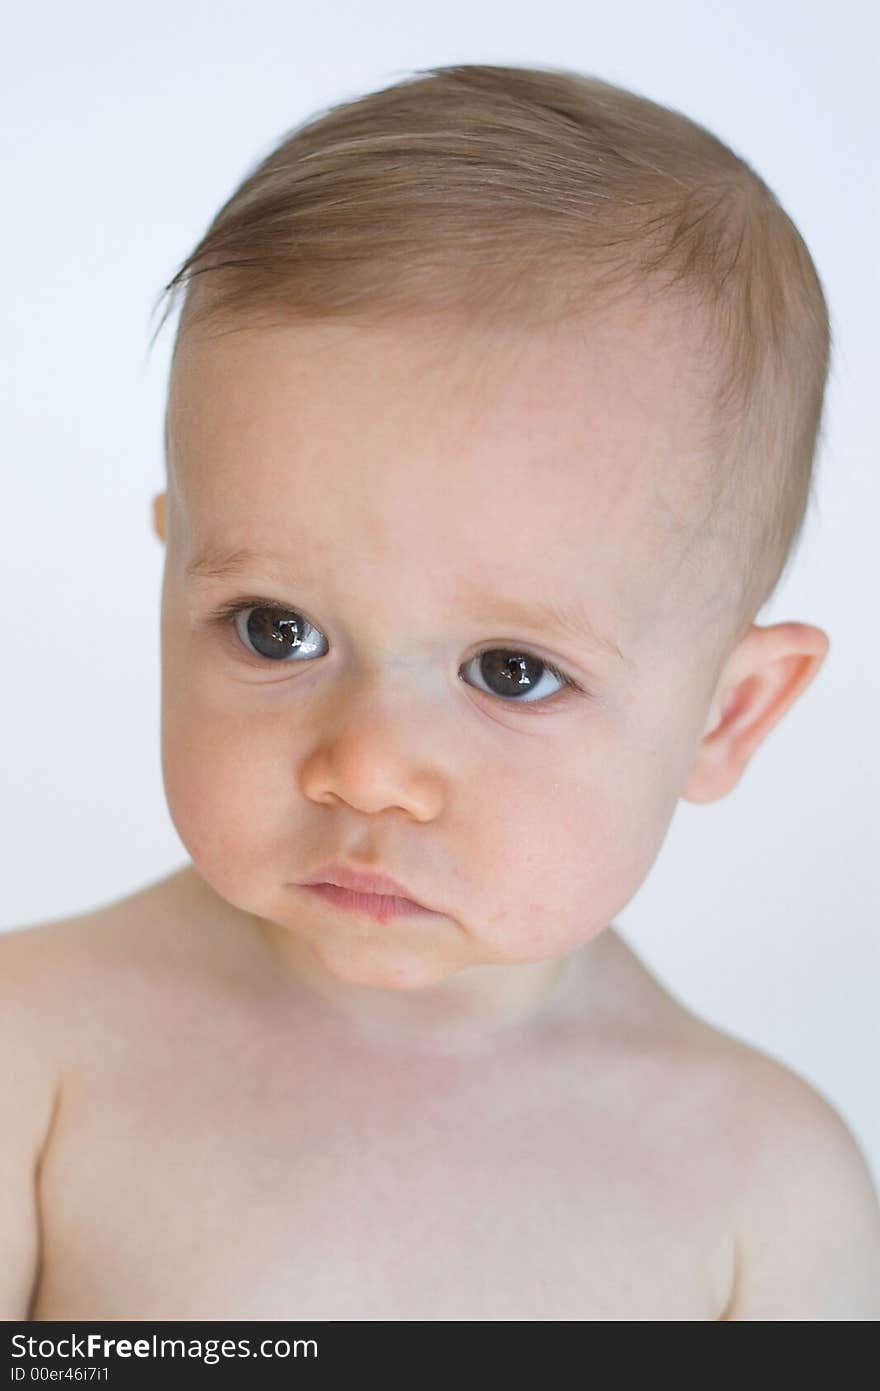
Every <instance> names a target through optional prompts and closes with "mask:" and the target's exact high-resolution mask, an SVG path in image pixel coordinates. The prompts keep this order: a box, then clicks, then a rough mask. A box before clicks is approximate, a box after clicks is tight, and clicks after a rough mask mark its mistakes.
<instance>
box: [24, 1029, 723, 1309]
mask: <svg viewBox="0 0 880 1391" xmlns="http://www.w3.org/2000/svg"><path fill="white" fill-rule="evenodd" d="M232 1042H233V1043H234V1042H235V1040H232ZM239 1045H240V1046H239V1047H237V1048H236V1047H234V1046H233V1047H231V1046H230V1039H229V1037H228V1036H225V1037H223V1038H222V1039H221V1038H220V1037H219V1036H217V1037H213V1038H211V1037H205V1036H199V1035H198V1033H197V1031H195V1030H194V1031H193V1034H192V1036H191V1037H189V1038H188V1039H187V1038H183V1037H180V1038H178V1039H177V1040H176V1046H175V1047H174V1048H169V1047H168V1045H167V1041H166V1044H164V1045H162V1046H157V1047H154V1048H153V1049H152V1051H150V1050H149V1049H147V1050H146V1052H145V1053H143V1052H142V1053H141V1054H138V1052H137V1050H136V1049H135V1048H132V1049H131V1050H127V1049H125V1048H123V1049H122V1050H121V1051H120V1052H119V1053H118V1054H117V1055H116V1056H115V1057H114V1058H113V1059H112V1060H104V1062H103V1063H101V1064H99V1063H98V1062H97V1060H95V1061H94V1062H93V1063H92V1065H91V1066H88V1067H82V1068H80V1069H78V1070H76V1071H75V1072H74V1073H73V1074H72V1076H71V1079H70V1082H69V1085H68V1088H67V1091H66V1093H65V1096H64V1100H63V1103H62V1108H61V1112H60V1115H59V1120H58V1124H57V1127H56V1133H55V1135H54V1137H53V1141H52V1145H51V1147H50V1150H49V1153H48V1155H47V1157H46V1163H45V1166H44V1170H43V1174H42V1176H41V1191H40V1199H41V1207H42V1217H43V1226H44V1259H43V1266H42V1272H41V1280H40V1285H39V1289H38V1292H37V1298H36V1301H35V1305H34V1308H33V1311H32V1314H31V1317H33V1318H36V1319H64V1320H72V1319H81V1318H98V1319H130V1318H142V1319H149V1318H153V1319H222V1320H230V1319H293V1320H299V1319H303V1320H305V1319H366V1320H421V1319H428V1320H434V1319H436V1320H467V1319H484V1320H533V1319H539V1320H544V1319H550V1320H559V1319H563V1320H569V1319H589V1320H594V1319H609V1320H610V1319H626V1320H639V1319H641V1320H654V1319H658V1320H659V1319H663V1320H668V1319H672V1320H676V1319H701V1320H702V1319H716V1318H717V1317H718V1315H719V1312H720V1309H721V1307H722V1305H723V1302H724V1295H725V1285H726V1283H727V1278H728V1272H727V1268H726V1267H727V1262H728V1255H729V1253H728V1251H727V1248H726V1245H725V1242H724V1240H723V1235H722V1225H723V1224H722V1222H721V1220H720V1219H721V1217H722V1214H720V1213H719V1212H718V1211H717V1207H716V1206H715V1205H713V1201H712V1199H711V1197H710V1193H709V1190H710V1189H711V1185H706V1184H699V1183H695V1182H694V1175H693V1173H692V1172H688V1167H687V1165H685V1164H683V1163H682V1156H681V1153H677V1152H676V1144H675V1142H674V1141H673V1140H672V1138H671V1136H670V1134H668V1133H666V1132H663V1133H660V1129H659V1128H658V1121H657V1116H658V1110H657V1107H656V1105H654V1104H649V1102H648V1099H647V1097H646V1096H645V1097H643V1098H641V1100H640V1098H639V1096H638V1094H637V1090H636V1091H630V1092H627V1091H626V1090H624V1092H623V1093H622V1094H621V1092H620V1091H619V1089H618V1088H617V1087H616V1086H615V1085H613V1084H610V1083H609V1084H607V1085H602V1086H595V1085H594V1086H592V1087H591V1086H590V1085H588V1084H585V1083H584V1082H583V1081H581V1083H580V1084H579V1085H577V1084H576V1083H575V1081H574V1079H573V1077H572V1076H570V1075H567V1073H566V1072H565V1070H564V1069H563V1070H562V1071H560V1070H558V1069H556V1070H554V1069H551V1070H550V1071H549V1072H548V1071H546V1070H544V1069H541V1068H538V1069H536V1070H534V1071H532V1070H530V1069H529V1068H525V1069H523V1068H520V1069H513V1070H512V1072H511V1075H508V1076H507V1077H506V1078H505V1077H504V1076H503V1070H502V1071H501V1072H498V1071H493V1072H492V1073H491V1074H490V1073H488V1072H486V1071H485V1070H484V1069H481V1068H480V1067H479V1066H475V1067H474V1068H473V1069H472V1073H471V1075H468V1073H467V1069H466V1068H462V1066H461V1065H460V1064H450V1065H449V1066H446V1065H445V1064H443V1063H439V1064H438V1063H437V1062H436V1061H432V1062H431V1063H430V1064H429V1065H424V1066H423V1065H421V1064H414V1065H413V1066H412V1067H410V1068H407V1069H401V1068H399V1067H395V1068H393V1069H388V1068H384V1067H383V1066H382V1065H381V1063H380V1061H378V1060H377V1059H375V1058H371V1057H369V1056H368V1057H365V1058H360V1059H357V1058H352V1057H350V1056H339V1055H334V1054H333V1053H332V1051H331V1053H330V1054H329V1055H328V1054H327V1052H326V1051H325V1050H323V1049H320V1048H316V1047H312V1048H309V1046H307V1045H304V1046H303V1048H302V1049H301V1050H299V1051H298V1052H297V1054H296V1057H295V1058H293V1059H288V1061H287V1063H286V1064H285V1065H284V1066H280V1065H279V1064H278V1060H277V1059H276V1058H273V1056H272V1054H271V1050H267V1049H266V1048H264V1047H262V1046H256V1045H254V1044H253V1043H250V1044H249V1043H248V1042H247V1041H246V1040H245V1039H244V1038H243V1037H242V1038H241V1039H240V1040H239ZM684 1144H685V1147H686V1144H687V1141H686V1140H685V1141H684Z"/></svg>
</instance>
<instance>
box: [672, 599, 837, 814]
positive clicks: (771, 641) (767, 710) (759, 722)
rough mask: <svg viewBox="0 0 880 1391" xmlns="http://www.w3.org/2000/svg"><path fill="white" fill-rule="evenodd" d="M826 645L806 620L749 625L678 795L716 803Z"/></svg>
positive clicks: (790, 702)
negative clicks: (687, 777)
mask: <svg viewBox="0 0 880 1391" xmlns="http://www.w3.org/2000/svg"><path fill="white" fill-rule="evenodd" d="M829 646H830V640H829V638H828V635H827V633H824V632H823V631H822V629H821V628H813V627H811V626H810V625H809V624H808V623H775V624H773V625H772V627H769V628H761V627H758V625H757V624H753V625H752V627H751V628H750V629H749V631H748V633H747V634H746V636H745V637H744V638H743V640H742V642H740V643H739V645H738V646H737V647H736V649H735V650H734V652H733V653H732V654H731V656H730V658H729V659H728V661H727V663H726V665H725V668H724V671H723V672H722V675H721V678H720V680H719V682H718V686H717V688H716V691H715V695H714V697H713V699H712V705H711V708H710V714H709V720H708V723H707V726H706V732H705V733H704V735H703V738H702V741H701V743H700V747H699V751H698V754H697V757H696V761H695V762H694V765H693V768H692V769H691V774H690V778H689V779H688V783H687V786H686V787H685V788H684V790H683V792H682V793H681V794H680V795H681V796H682V797H684V798H685V799H686V800H687V801H688V802H715V801H717V800H718V799H719V798H720V797H724V796H726V795H727V793H728V792H730V791H731V790H732V789H733V788H734V787H735V786H736V784H737V783H738V782H739V779H740V777H741V776H742V774H743V772H744V770H745V767H746V764H747V763H748V761H749V759H750V758H751V756H752V754H753V753H754V752H755V750H756V749H757V747H758V745H759V744H761V743H762V742H763V740H764V739H766V737H767V735H768V734H769V733H770V730H771V729H772V728H773V726H774V725H775V724H777V723H778V722H779V720H781V719H782V716H783V715H784V714H785V712H786V710H788V708H789V706H791V705H793V704H794V702H795V701H796V700H797V698H798V696H799V695H800V694H801V692H802V691H803V690H805V689H806V687H807V686H808V685H809V684H810V682H811V681H812V679H813V677H814V676H815V675H816V673H817V672H818V670H819V668H820V666H821V665H822V663H823V661H824V660H825V656H826V654H827V652H828V648H829Z"/></svg>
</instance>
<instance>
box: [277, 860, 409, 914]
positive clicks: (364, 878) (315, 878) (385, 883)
mask: <svg viewBox="0 0 880 1391" xmlns="http://www.w3.org/2000/svg"><path fill="white" fill-rule="evenodd" d="M303 882H304V883H305V884H307V885H314V884H324V885H331V886H335V887H336V888H339V889H350V890H351V891H352V892H353V893H355V894H360V895H361V896H370V897H373V896H379V897H384V898H399V899H402V900H403V901H404V902H406V903H412V904H415V906H416V907H417V908H422V909H426V908H427V905H426V904H424V903H420V902H419V900H418V899H417V898H416V897H415V895H414V894H413V893H411V892H410V890H409V889H408V888H407V886H406V884H399V883H398V882H397V880H396V879H392V878H391V877H390V875H388V874H377V873H373V872H370V871H367V870H360V869H350V868H349V867H348V866H347V865H341V864H327V865H320V866H319V867H318V869H316V870H315V872H314V874H310V875H309V877H308V879H305V880H304V881H303Z"/></svg>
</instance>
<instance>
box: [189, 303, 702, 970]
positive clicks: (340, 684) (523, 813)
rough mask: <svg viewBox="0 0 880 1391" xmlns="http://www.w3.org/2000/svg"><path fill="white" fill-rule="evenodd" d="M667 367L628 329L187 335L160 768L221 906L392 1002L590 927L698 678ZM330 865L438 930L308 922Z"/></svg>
mask: <svg viewBox="0 0 880 1391" xmlns="http://www.w3.org/2000/svg"><path fill="white" fill-rule="evenodd" d="M689 361H690V359H689V358H688V356H687V353H686V350H685V348H684V346H683V345H682V343H680V342H678V340H677V339H676V336H675V330H674V325H672V324H670V323H669V322H662V321H661V319H660V318H659V317H658V316H657V313H656V311H652V313H651V315H650V316H649V315H648V314H646V313H642V312H640V311H637V310H636V309H630V310H627V311H626V312H625V313H624V311H622V310H621V309H617V310H616V311H615V312H614V315H613V316H611V315H609V316H608V317H607V318H606V319H605V320H603V321H602V322H598V321H597V322H596V323H595V324H586V325H585V324H580V325H578V324H570V325H568V326H567V327H565V328H564V329H563V328H557V329H555V330H554V332H553V334H552V336H551V335H550V334H549V333H546V332H542V333H540V334H531V335H526V334H525V333H523V334H521V335H520V336H519V337H515V336H513V335H510V334H508V335H506V336H505V335H502V334H501V333H500V332H495V333H494V334H489V333H487V332H483V333H480V334H478V333H477V332H476V331H475V330H471V331H469V332H468V333H466V334H465V333H464V332H463V331H460V332H459V334H458V335H454V334H453V333H452V332H451V331H450V330H448V329H447V330H444V331H443V332H441V330H440V329H439V328H437V327H436V326H435V325H434V324H432V323H420V324H415V323H409V324H407V325H401V324H395V325H394V326H393V327H392V326H384V327H377V328H375V329H370V330H367V329H364V328H357V329H353V328H349V327H342V326H339V325H335V324H333V325H328V324H321V325H309V326H296V327H280V328H273V329H261V330H248V331H247V332H236V333H232V334H228V335H227V336H221V337H217V338H215V339H214V340H213V341H211V340H209V339H202V340H199V339H198V338H190V339H187V340H185V341H184V343H183V345H182V347H181V351H180V355H179V357H178V360H177V363H176V365H175V369H174V374H173V379H172V383H171V393H170V398H169V414H168V423H169V465H170V469H171V483H172V486H171V489H170V492H169V495H168V511H167V516H168V521H167V528H168V529H167V532H166V538H167V543H168V545H167V557H166V569H165V580H164V589H163V609H162V658H163V660H162V685H163V690H162V696H163V711H162V754H163V772H164V778H165V788H166V793H167V797H168V804H169V809H170V812H171V815H172V818H173V821H174V824H175V826H176V828H177V830H178V832H179V834H180V836H181V839H182V840H183V842H184V845H185V846H186V848H187V850H188V852H189V854H190V856H191V858H192V860H193V862H194V864H195V866H196V868H197V869H198V871H199V872H200V874H201V875H202V877H203V878H204V879H205V880H206V881H207V882H208V883H209V884H210V885H211V886H213V888H214V889H216V891H217V892H218V893H219V894H220V895H221V896H222V897H223V898H225V899H226V900H228V902H230V903H232V904H235V905H237V906H238V907H239V908H241V909H243V910H244V911H245V912H247V913H248V914H254V915H256V916H257V917H258V918H259V919H261V920H263V921H266V922H269V923H271V924H275V925H277V927H280V928H281V929H282V930H285V931H289V932H290V933H293V934H295V935H296V937H297V939H298V940H299V941H301V942H304V943H307V944H308V946H309V948H310V949H311V950H313V951H314V952H315V953H316V954H317V956H318V958H319V960H320V961H321V962H322V963H323V965H324V966H325V967H326V968H327V969H328V970H329V971H330V972H331V973H332V974H333V975H334V976H335V977H337V978H338V979H340V980H347V981H350V982H360V983H362V984H369V985H376V986H388V987H394V988H408V987H412V986H424V985H429V984H432V983H436V982H440V981H442V980H444V979H447V978H448V977H450V976H452V975H453V974H454V973H456V972H457V971H460V970H461V969H462V968H465V967H468V966H474V965H480V964H485V963H496V964H497V963H504V964H508V965H510V964H513V963H521V962H529V961H532V962H536V961H544V960H547V959H550V958H555V957H560V956H562V955H563V954H566V953H569V952H571V951H572V950H573V949H575V948H576V947H578V946H579V945H580V944H582V943H585V942H587V941H588V940H589V939H590V938H592V937H594V936H596V934H598V933H599V932H601V931H602V929H603V928H605V927H606V926H607V925H608V924H609V923H610V922H611V920H612V919H613V918H614V915H615V914H616V913H618V912H619V911H620V910H621V909H622V908H623V906H624V905H625V904H626V903H627V902H628V901H629V900H630V898H631V897H632V896H633V895H634V894H635V892H636V890H637V889H638V888H639V886H640V885H641V883H642V882H643V880H644V879H645V877H646V875H647V873H648V871H649V869H650V867H651V865H652V863H653V861H654V859H655V857H656V855H657V853H658V851H659V848H660V845H661V843H662V841H663V839H664V836H665V833H666V831H667V828H668V826H669V823H670V820H671V818H672V815H673V812H674V810H675V807H676V803H677V801H678V798H679V797H680V796H681V795H682V794H683V791H684V789H685V787H686V784H687V782H688V776H689V772H690V769H691V766H692V764H693V762H694V759H695V756H696V753H697V749H698V746H699V743H700V740H701V737H702V735H703V733H704V729H705V726H706V718H707V711H708V707H709V703H710V701H711V697H712V694H713V689H714V679H715V678H716V677H717V672H718V664H717V663H716V662H714V659H713V660H709V658H708V657H707V648H706V646H705V644H703V643H701V641H700V640H699V635H700V634H701V633H703V632H704V631H711V629H712V624H711V622H707V621H705V614H706V609H705V605H704V603H703V601H702V600H701V597H700V579H699V573H700V572H699V571H697V579H695V578H694V574H693V569H692V562H693V558H694V556H695V555H696V553H697V552H696V549H694V550H689V547H691V546H692V543H693V542H694V537H695V536H696V535H697V531H698V517H699V486H698V484H697V482H696V481H695V480H696V479H698V478H699V475H700V471H701V461H700V459H699V457H698V447H697V444H696V443H695V441H696V440H697V439H698V438H699V427H700V420H701V417H700V416H699V414H698V411H697V408H696V406H694V405H692V404H691V396H692V392H691V386H692V384H693V385H694V387H695V383H696V372H695V369H694V368H692V367H691V366H689V365H688V363H689ZM244 552H249V553H252V558H245V557H244V555H243V553H244ZM237 553H238V554H240V561H239V563H238V565H237V567H236V568H235V570H234V571H233V570H231V571H230V573H228V574H227V575H225V576H224V575H216V574H215V575H213V576H212V575H211V574H210V569H211V568H212V567H213V568H214V569H215V570H216V569H217V568H218V561H219V560H220V559H221V557H222V556H229V555H233V554H237ZM200 559H203V560H204V561H205V563H204V565H203V566H201V567H199V566H198V562H199V561H200ZM192 567H196V568H195V570H194V572H193V573H188V570H190V569H191V568H192ZM221 610H225V611H226V612H227V613H229V612H232V618H223V617H219V616H218V614H219V613H220V611H221ZM297 639H298V640H299V641H298V642H297ZM554 668H555V669H556V670H555V671H554ZM557 672H558V673H559V674H557ZM566 678H567V681H568V682H570V683H571V684H570V685H569V684H567V683H566ZM331 860H337V861H338V860H343V861H356V862H358V863H360V864H366V863H369V864H370V865H371V866H372V867H374V868H375V869H376V870H378V871H381V872H385V873H387V874H389V875H391V876H393V877H394V878H396V879H397V880H399V881H400V882H402V883H403V884H404V885H405V886H407V887H408V888H409V890H410V892H411V894H412V896H413V897H414V898H416V899H417V900H419V901H420V902H422V903H423V904H425V905H427V906H428V907H429V908H431V909H433V910H435V911H434V915H433V916H430V917H429V916H421V917H408V916H403V917H395V918H392V919H390V920H388V921H384V922H379V921H377V920H375V919H373V918H371V917H367V916H366V915H362V914H360V913H352V912H348V911H344V910H342V909H339V908H336V907H334V906H332V905H330V904H327V903H324V902H323V901H322V900H320V899H318V898H317V897H316V896H315V895H313V894H312V893H310V892H309V891H308V890H306V889H305V888H303V887H302V881H304V880H305V879H306V878H308V877H309V876H310V874H311V873H312V872H313V871H315V870H316V869H317V868H318V867H319V866H320V865H322V864H323V863H326V862H327V861H331ZM273 930H275V929H273Z"/></svg>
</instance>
